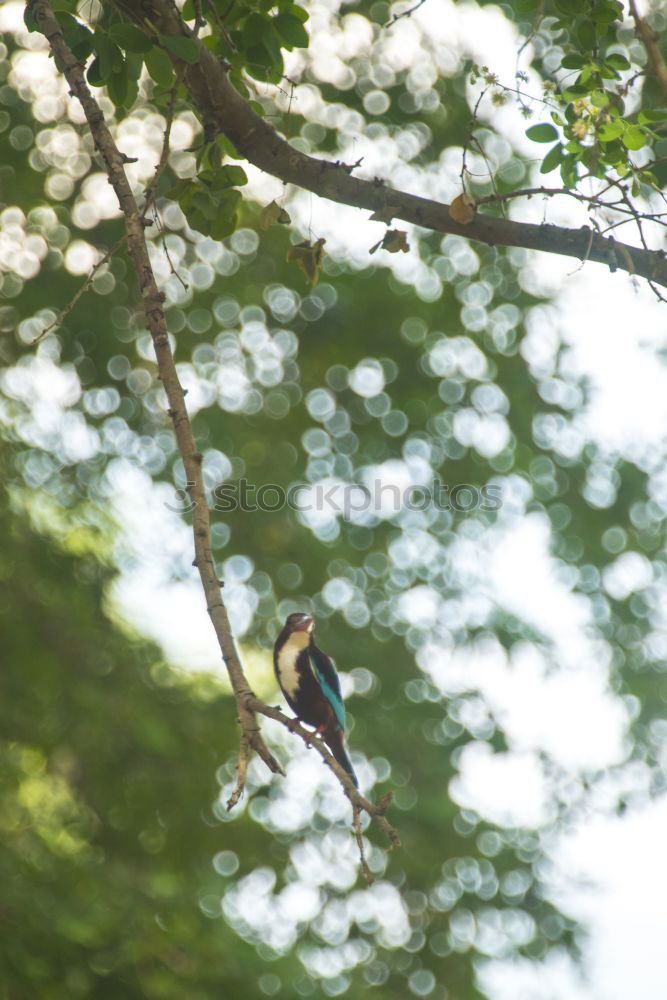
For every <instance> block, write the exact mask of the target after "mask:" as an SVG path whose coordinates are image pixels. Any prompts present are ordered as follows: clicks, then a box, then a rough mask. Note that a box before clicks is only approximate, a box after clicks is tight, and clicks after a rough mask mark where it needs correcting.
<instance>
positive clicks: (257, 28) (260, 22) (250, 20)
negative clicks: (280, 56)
mask: <svg viewBox="0 0 667 1000" xmlns="http://www.w3.org/2000/svg"><path fill="white" fill-rule="evenodd" d="M270 28H271V22H270V21H269V19H268V17H262V15H261V14H257V13H254V14H249V15H248V17H247V18H246V19H245V22H244V24H243V41H244V43H245V45H246V46H247V47H248V48H250V47H251V46H253V45H260V44H261V43H262V41H263V39H264V33H265V32H266V31H267V30H270Z"/></svg>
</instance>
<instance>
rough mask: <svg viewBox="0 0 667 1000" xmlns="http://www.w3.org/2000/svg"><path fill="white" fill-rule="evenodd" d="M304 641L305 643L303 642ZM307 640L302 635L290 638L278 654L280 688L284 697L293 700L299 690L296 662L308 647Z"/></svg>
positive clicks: (299, 680) (299, 679)
mask: <svg viewBox="0 0 667 1000" xmlns="http://www.w3.org/2000/svg"><path fill="white" fill-rule="evenodd" d="M304 639H305V642H304ZM308 642H309V638H308V636H304V634H303V633H301V634H298V633H297V634H296V635H294V636H291V637H290V638H289V639H288V640H287V642H286V643H285V645H284V646H283V647H282V649H281V650H280V652H279V653H278V676H279V678H280V686H281V687H282V689H283V691H284V692H285V694H286V695H288V696H289V697H290V698H294V696H295V695H296V692H297V691H298V689H299V684H300V682H301V677H300V675H299V671H298V670H297V668H296V661H297V659H298V657H299V655H300V654H301V653H303V651H304V649H305V648H306V646H307V645H308Z"/></svg>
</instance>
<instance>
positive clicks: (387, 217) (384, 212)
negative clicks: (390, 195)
mask: <svg viewBox="0 0 667 1000" xmlns="http://www.w3.org/2000/svg"><path fill="white" fill-rule="evenodd" d="M399 211H400V209H399V207H398V205H385V206H384V208H378V209H377V211H376V212H373V214H372V215H371V218H370V221H371V222H384V223H386V225H389V223H390V222H391V220H392V219H393V218H394V216H395V215H398V213H399Z"/></svg>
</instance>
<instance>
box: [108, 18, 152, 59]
mask: <svg viewBox="0 0 667 1000" xmlns="http://www.w3.org/2000/svg"><path fill="white" fill-rule="evenodd" d="M109 34H110V35H111V37H112V38H113V40H114V42H116V44H117V45H120V47H121V48H122V49H125V51H126V52H140V53H143V52H148V51H149V50H150V48H151V47H152V44H153V43H152V42H151V40H150V38H149V37H148V36H147V35H145V34H144V33H143V31H140V30H139V28H135V26H134V25H133V24H127V23H126V22H125V21H120V22H117V23H116V24H112V25H111V27H110V28H109Z"/></svg>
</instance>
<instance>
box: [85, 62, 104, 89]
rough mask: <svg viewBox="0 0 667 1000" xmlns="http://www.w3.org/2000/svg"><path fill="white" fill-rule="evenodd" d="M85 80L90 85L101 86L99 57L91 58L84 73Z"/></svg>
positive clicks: (102, 84)
mask: <svg viewBox="0 0 667 1000" xmlns="http://www.w3.org/2000/svg"><path fill="white" fill-rule="evenodd" d="M86 80H87V81H88V83H89V84H90V86H91V87H103V86H104V80H103V79H102V74H101V72H100V61H99V59H93V61H92V62H91V64H90V66H89V67H88V72H87V73H86Z"/></svg>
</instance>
